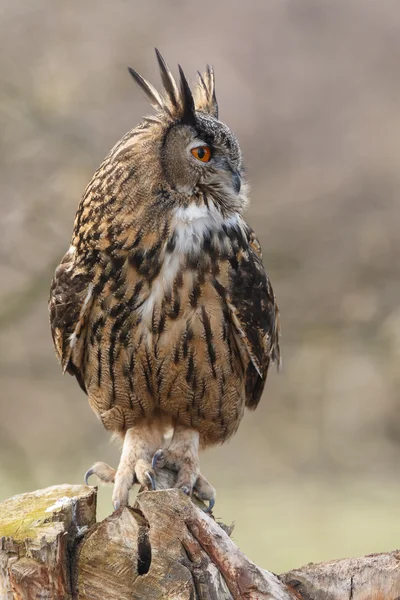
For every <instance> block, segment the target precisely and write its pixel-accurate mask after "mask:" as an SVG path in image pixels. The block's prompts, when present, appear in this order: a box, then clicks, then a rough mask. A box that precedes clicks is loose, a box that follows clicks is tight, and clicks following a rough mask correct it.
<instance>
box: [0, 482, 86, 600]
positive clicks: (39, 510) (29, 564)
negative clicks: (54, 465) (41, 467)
mask: <svg viewBox="0 0 400 600" xmlns="http://www.w3.org/2000/svg"><path fill="white" fill-rule="evenodd" d="M95 522H96V490H95V489H93V488H89V487H87V486H82V485H75V486H74V485H60V486H54V487H50V488H47V489H45V490H39V491H36V492H32V493H29V494H22V495H20V496H14V497H13V498H10V499H9V500H6V501H5V502H2V503H1V504H0V600H36V599H40V600H42V599H43V600H44V599H45V600H70V598H72V596H71V581H70V579H71V569H72V568H73V563H72V561H71V555H72V554H73V545H74V543H75V541H76V540H77V539H79V537H80V536H81V535H82V534H83V533H84V531H85V530H87V529H88V528H89V527H92V526H93V525H94V523H95Z"/></svg>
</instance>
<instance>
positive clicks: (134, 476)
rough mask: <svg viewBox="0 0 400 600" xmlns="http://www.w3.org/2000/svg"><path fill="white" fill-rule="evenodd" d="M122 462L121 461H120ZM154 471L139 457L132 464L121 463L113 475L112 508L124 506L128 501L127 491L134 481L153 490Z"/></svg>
mask: <svg viewBox="0 0 400 600" xmlns="http://www.w3.org/2000/svg"><path fill="white" fill-rule="evenodd" d="M121 462H122V461H121ZM154 477H155V475H154V471H153V469H152V468H151V464H150V463H149V462H147V461H146V460H143V459H141V458H140V459H139V460H137V461H136V463H135V464H134V465H132V464H122V465H121V463H120V466H119V467H118V470H117V472H116V475H115V483H114V491H113V495H112V501H113V505H114V509H115V510H118V508H119V507H120V506H126V505H127V504H128V503H129V491H130V489H131V487H132V486H133V484H134V483H139V484H140V485H141V486H142V487H144V488H145V489H148V490H155V489H156V486H155V480H154Z"/></svg>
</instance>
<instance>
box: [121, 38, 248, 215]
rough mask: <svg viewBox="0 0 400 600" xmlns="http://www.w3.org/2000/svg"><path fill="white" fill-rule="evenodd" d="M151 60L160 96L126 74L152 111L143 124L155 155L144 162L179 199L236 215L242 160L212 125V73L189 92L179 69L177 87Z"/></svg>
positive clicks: (215, 122)
mask: <svg viewBox="0 0 400 600" xmlns="http://www.w3.org/2000/svg"><path fill="white" fill-rule="evenodd" d="M156 55H157V60H158V63H159V66H160V71H161V79H162V82H163V85H164V91H163V93H162V94H160V93H159V92H158V91H157V90H156V89H155V88H154V87H153V86H152V85H151V84H150V83H149V82H147V81H146V80H145V79H143V77H142V76H141V75H139V74H138V73H137V72H136V71H134V70H133V69H131V68H129V72H130V73H131V75H132V77H133V78H134V80H135V81H136V83H138V84H139V86H140V87H141V88H142V90H143V91H144V92H145V94H146V96H147V97H148V99H149V100H150V102H151V104H152V105H153V106H154V108H155V109H156V111H157V113H156V116H155V117H151V118H147V119H145V123H146V128H147V129H150V130H151V132H152V135H153V143H152V148H155V149H156V154H157V156H156V157H155V156H150V155H149V156H148V159H149V161H154V160H155V159H156V160H159V161H160V166H161V168H162V173H163V175H164V177H165V179H166V181H167V183H168V184H169V185H170V186H171V187H172V188H173V189H175V190H177V191H178V192H179V193H180V194H182V195H183V197H186V198H190V197H191V196H193V194H200V195H201V194H204V195H206V197H207V199H208V200H210V199H211V200H212V201H213V202H214V203H215V205H216V206H217V207H218V208H220V209H221V210H222V211H223V212H227V213H229V212H232V211H238V212H241V211H242V210H243V208H244V207H245V205H246V203H247V183H246V182H245V180H244V174H243V166H242V154H241V151H240V147H239V144H238V142H237V140H236V137H235V136H234V134H233V133H232V131H231V130H230V129H229V127H227V126H226V125H225V124H224V123H222V122H221V121H220V120H219V119H218V104H217V99H216V95H215V80H214V71H213V69H212V67H210V66H207V67H206V70H205V72H204V73H203V75H201V74H200V73H199V79H198V82H197V84H196V86H195V88H194V90H193V91H192V90H191V89H190V87H189V84H188V82H187V79H186V77H185V74H184V73H183V71H182V68H181V67H180V66H179V74H180V81H179V85H178V84H177V83H176V81H175V79H174V77H173V75H172V73H171V71H170V70H169V68H168V66H167V65H166V63H165V61H164V59H163V58H162V56H161V54H160V53H159V52H158V50H156ZM154 138H155V139H154ZM154 142H155V143H154Z"/></svg>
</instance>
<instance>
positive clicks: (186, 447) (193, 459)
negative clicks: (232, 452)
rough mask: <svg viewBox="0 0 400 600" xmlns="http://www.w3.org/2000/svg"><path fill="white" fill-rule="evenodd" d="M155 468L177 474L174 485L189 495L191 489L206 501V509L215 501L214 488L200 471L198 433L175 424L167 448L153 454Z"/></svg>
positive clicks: (210, 507) (209, 508)
mask: <svg viewBox="0 0 400 600" xmlns="http://www.w3.org/2000/svg"><path fill="white" fill-rule="evenodd" d="M152 466H153V468H155V469H160V468H162V467H164V466H165V467H168V468H169V469H172V470H173V471H176V472H177V474H178V476H177V480H176V483H175V487H177V488H179V489H181V490H182V491H183V492H184V493H185V494H187V495H188V496H191V495H192V493H193V491H194V492H195V494H196V496H198V498H200V499H201V500H204V501H208V502H209V507H208V511H210V510H211V509H212V507H213V506H214V503H215V489H214V488H213V487H212V486H211V485H210V484H209V483H208V481H207V479H206V478H205V477H203V475H202V474H201V473H200V462H199V434H198V432H197V431H195V430H194V429H189V428H187V427H185V426H183V425H179V424H177V425H176V426H175V430H174V435H173V438H172V440H171V443H170V445H169V446H168V448H165V449H159V450H157V452H156V453H155V454H154V456H153V460H152Z"/></svg>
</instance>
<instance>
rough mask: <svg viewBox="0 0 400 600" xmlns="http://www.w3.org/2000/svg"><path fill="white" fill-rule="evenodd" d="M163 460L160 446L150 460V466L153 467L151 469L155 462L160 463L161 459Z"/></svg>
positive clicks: (155, 464)
mask: <svg viewBox="0 0 400 600" xmlns="http://www.w3.org/2000/svg"><path fill="white" fill-rule="evenodd" d="M163 460H164V453H163V451H162V448H160V449H159V450H157V452H155V454H154V456H153V458H152V460H151V466H152V467H153V469H156V468H157V466H160V465H157V463H162V461H163Z"/></svg>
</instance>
